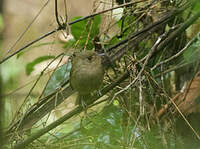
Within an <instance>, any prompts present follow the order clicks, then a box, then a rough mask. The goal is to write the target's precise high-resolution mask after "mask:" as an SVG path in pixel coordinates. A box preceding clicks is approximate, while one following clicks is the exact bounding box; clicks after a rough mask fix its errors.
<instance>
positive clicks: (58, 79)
mask: <svg viewBox="0 0 200 149" xmlns="http://www.w3.org/2000/svg"><path fill="white" fill-rule="evenodd" d="M71 66H72V65H71V63H67V64H64V65H62V66H60V67H58V68H57V69H56V70H55V71H54V72H53V74H52V75H51V77H50V79H49V81H48V82H47V86H46V87H45V90H44V96H46V95H49V94H50V93H52V92H54V91H56V89H57V88H59V87H60V86H61V85H62V84H63V83H65V82H66V81H68V80H69V75H70V70H71Z"/></svg>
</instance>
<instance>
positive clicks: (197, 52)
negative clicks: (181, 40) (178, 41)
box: [183, 38, 200, 63]
mask: <svg viewBox="0 0 200 149" xmlns="http://www.w3.org/2000/svg"><path fill="white" fill-rule="evenodd" d="M183 55H184V60H185V61H186V62H187V63H191V62H195V61H197V60H199V59H200V38H199V39H198V40H197V41H196V42H194V43H193V44H192V45H191V46H190V47H189V48H188V49H187V50H186V51H185V52H184V54H183Z"/></svg>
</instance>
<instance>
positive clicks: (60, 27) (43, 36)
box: [0, 0, 147, 64]
mask: <svg viewBox="0 0 200 149" xmlns="http://www.w3.org/2000/svg"><path fill="white" fill-rule="evenodd" d="M143 1H147V0H140V1H136V2H130V3H126V4H122V5H119V6H116V7H113V8H110V9H106V10H103V11H100V12H97V13H94V14H91V15H88V16H85V17H82V18H79V19H77V20H75V21H72V22H70V23H69V25H72V24H75V23H78V22H80V21H83V20H86V19H88V18H92V17H94V16H96V15H99V14H102V13H106V12H108V11H112V10H114V9H117V8H121V7H125V6H129V5H133V4H137V3H140V2H143ZM64 29H65V28H63V26H62V25H61V26H59V27H58V28H56V29H54V30H52V31H50V32H48V33H46V34H44V35H42V36H41V37H39V38H37V39H35V40H33V41H31V42H30V43H28V44H27V45H25V46H24V47H22V48H20V49H18V50H16V51H15V52H14V53H12V54H11V55H9V56H7V57H5V58H3V59H2V60H1V61H0V64H2V63H3V62H5V61H6V60H8V59H9V58H11V57H13V56H14V55H16V54H18V53H19V52H21V51H23V50H24V49H26V48H28V47H29V46H31V45H32V44H34V43H36V42H38V41H40V40H42V39H44V38H45V37H48V36H49V35H51V34H53V33H55V32H57V31H59V30H64Z"/></svg>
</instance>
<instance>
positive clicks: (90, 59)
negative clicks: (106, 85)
mask: <svg viewBox="0 0 200 149" xmlns="http://www.w3.org/2000/svg"><path fill="white" fill-rule="evenodd" d="M71 63H72V68H71V71H70V86H71V88H72V89H74V90H75V91H77V92H78V97H77V99H76V103H75V104H76V105H81V106H83V107H86V106H87V105H88V104H89V103H91V93H92V92H94V91H95V90H98V89H99V88H100V86H101V84H102V83H103V79H104V67H103V64H102V58H101V56H100V55H99V54H98V53H96V52H95V51H89V50H86V51H81V52H74V54H73V55H72V56H71Z"/></svg>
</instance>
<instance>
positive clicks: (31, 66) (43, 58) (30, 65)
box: [26, 56, 55, 75]
mask: <svg viewBox="0 0 200 149" xmlns="http://www.w3.org/2000/svg"><path fill="white" fill-rule="evenodd" d="M53 58H55V56H41V57H38V58H36V59H35V60H34V61H32V62H30V63H28V64H27V65H26V75H30V74H31V72H32V71H33V70H34V66H35V65H37V64H39V63H41V62H43V61H46V60H49V59H53Z"/></svg>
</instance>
